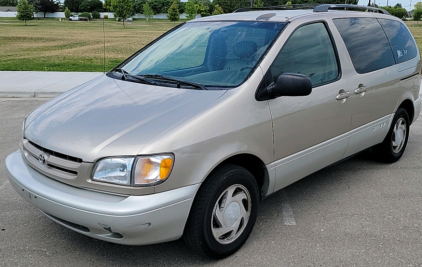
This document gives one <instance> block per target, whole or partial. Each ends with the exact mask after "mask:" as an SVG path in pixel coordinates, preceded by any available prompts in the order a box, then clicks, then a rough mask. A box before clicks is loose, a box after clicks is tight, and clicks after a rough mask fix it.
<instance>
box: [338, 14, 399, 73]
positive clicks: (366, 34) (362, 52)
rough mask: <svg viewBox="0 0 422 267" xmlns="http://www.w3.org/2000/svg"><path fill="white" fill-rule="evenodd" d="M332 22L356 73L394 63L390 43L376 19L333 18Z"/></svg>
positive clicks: (374, 69) (366, 71)
mask: <svg viewBox="0 0 422 267" xmlns="http://www.w3.org/2000/svg"><path fill="white" fill-rule="evenodd" d="M334 24H335V25H336V27H337V29H338V31H339V33H340V35H341V37H342V38H343V41H344V43H345V45H346V47H347V50H348V51H349V55H350V58H351V59H352V62H353V66H354V67H355V70H356V72H357V73H360V74H363V73H368V72H371V71H376V70H379V69H383V68H386V67H389V66H392V65H394V63H395V62H394V57H393V53H392V52H391V47H390V44H389V42H388V40H387V36H385V33H384V31H383V29H382V28H381V25H380V24H379V23H378V21H377V19H375V18H345V19H335V20H334Z"/></svg>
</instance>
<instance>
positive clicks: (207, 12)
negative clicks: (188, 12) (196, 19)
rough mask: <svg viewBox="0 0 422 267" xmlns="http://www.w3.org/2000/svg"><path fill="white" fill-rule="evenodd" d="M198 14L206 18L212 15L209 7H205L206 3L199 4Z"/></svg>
mask: <svg viewBox="0 0 422 267" xmlns="http://www.w3.org/2000/svg"><path fill="white" fill-rule="evenodd" d="M197 12H198V14H200V15H201V17H206V16H209V15H211V14H210V10H209V7H208V5H205V4H204V3H199V4H198V10H197Z"/></svg>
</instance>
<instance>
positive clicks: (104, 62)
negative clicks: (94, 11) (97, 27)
mask: <svg viewBox="0 0 422 267" xmlns="http://www.w3.org/2000/svg"><path fill="white" fill-rule="evenodd" d="M103 35H104V57H103V72H104V73H105V70H106V66H105V65H106V56H105V55H106V51H105V49H106V46H105V27H104V15H103Z"/></svg>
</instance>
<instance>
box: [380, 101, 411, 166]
mask: <svg viewBox="0 0 422 267" xmlns="http://www.w3.org/2000/svg"><path fill="white" fill-rule="evenodd" d="M409 127H410V120H409V114H408V113H407V111H406V110H405V109H404V108H399V109H398V110H397V112H396V114H395V115H394V118H393V122H392V124H391V128H390V130H389V131H388V134H387V136H386V137H385V139H384V141H383V142H382V143H381V144H379V145H376V146H375V147H374V152H375V156H376V158H377V159H379V160H381V161H383V162H387V163H392V162H396V161H398V160H399V159H400V158H401V156H402V155H403V153H404V150H405V149H406V145H407V140H408V139H409Z"/></svg>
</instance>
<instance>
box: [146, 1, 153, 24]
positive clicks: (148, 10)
mask: <svg viewBox="0 0 422 267" xmlns="http://www.w3.org/2000/svg"><path fill="white" fill-rule="evenodd" d="M143 8H144V16H145V18H146V19H147V21H148V20H149V19H152V16H153V15H154V11H152V8H151V7H150V6H149V5H148V3H145V4H144V6H143Z"/></svg>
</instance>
